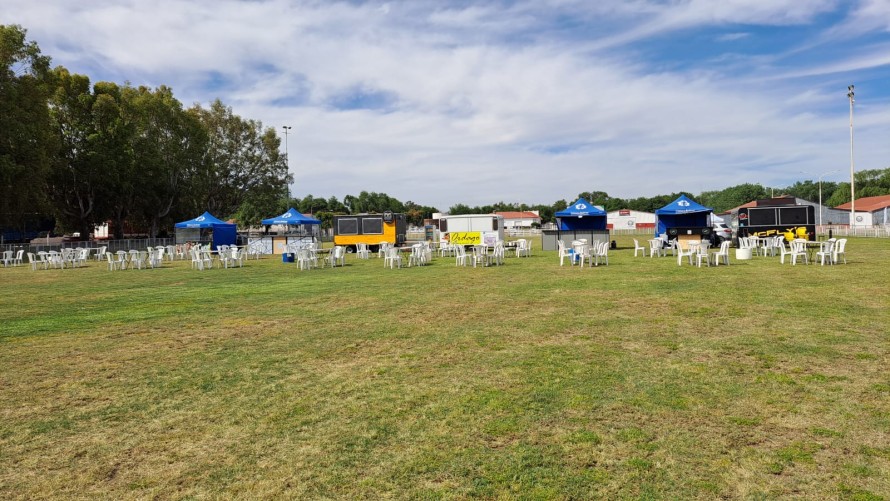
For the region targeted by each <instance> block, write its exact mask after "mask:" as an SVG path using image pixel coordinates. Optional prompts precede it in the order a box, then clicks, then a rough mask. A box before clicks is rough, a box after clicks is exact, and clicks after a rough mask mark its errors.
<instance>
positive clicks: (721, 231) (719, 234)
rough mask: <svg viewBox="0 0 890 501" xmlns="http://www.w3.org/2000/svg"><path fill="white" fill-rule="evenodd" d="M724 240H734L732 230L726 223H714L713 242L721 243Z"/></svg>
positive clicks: (712, 230) (712, 229)
mask: <svg viewBox="0 0 890 501" xmlns="http://www.w3.org/2000/svg"><path fill="white" fill-rule="evenodd" d="M724 240H732V230H731V229H730V228H729V227H728V226H726V224H725V223H714V226H713V228H711V242H713V243H714V245H720V244H721V243H723V241H724Z"/></svg>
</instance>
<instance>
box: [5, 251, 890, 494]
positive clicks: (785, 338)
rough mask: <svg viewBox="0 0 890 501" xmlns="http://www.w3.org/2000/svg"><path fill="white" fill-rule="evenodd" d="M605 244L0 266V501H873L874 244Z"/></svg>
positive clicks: (889, 416) (879, 372) (878, 456)
mask: <svg viewBox="0 0 890 501" xmlns="http://www.w3.org/2000/svg"><path fill="white" fill-rule="evenodd" d="M618 243H619V249H618V250H616V251H612V253H611V255H610V265H609V266H608V267H604V266H601V267H598V268H585V269H583V270H581V269H577V268H573V267H570V266H568V265H567V266H564V267H560V266H559V265H558V260H557V258H556V253H555V252H550V253H545V252H542V251H540V250H539V249H540V247H537V248H536V250H535V252H534V255H533V256H532V257H530V258H522V259H517V258H508V260H507V263H506V265H505V266H503V267H495V268H480V269H473V268H456V267H455V266H454V261H453V258H451V259H450V258H436V259H435V261H434V262H433V264H432V265H430V266H426V267H423V268H410V269H401V270H384V269H383V267H382V262H381V260H378V259H371V260H369V261H360V260H357V259H355V257H354V256H349V258H348V261H347V263H348V265H347V266H346V267H344V268H338V269H321V270H311V271H303V272H301V271H299V270H298V269H297V268H296V267H295V265H293V264H290V265H287V264H283V263H282V262H281V260H280V259H277V258H271V257H270V258H266V259H264V260H260V261H249V262H247V263H246V264H245V266H244V268H243V269H229V270H221V269H213V270H206V271H204V272H200V271H193V270H191V269H190V268H189V263H188V262H174V263H172V264H170V263H167V264H165V266H164V268H162V269H156V270H142V271H123V272H109V271H107V266H106V265H104V264H97V263H93V264H92V265H91V266H89V267H88V268H83V269H74V270H46V271H44V270H39V271H36V272H32V271H30V270H29V269H28V268H27V267H20V268H14V269H13V268H8V269H0V284H2V286H0V412H2V413H0V497H2V498H3V499H46V498H105V499H129V498H161V499H168V498H173V499H179V498H194V499H207V498H249V499H255V498H295V499H314V498H339V499H343V498H348V499H379V498H397V499H405V498H412V499H414V498H422V499H454V498H458V499H460V498H502V499H512V498H521V499H587V498H609V499H616V498H618V499H654V498H701V499H713V498H741V499H770V498H778V497H795V498H809V499H825V498H841V499H886V498H888V497H890V335H888V331H890V296H888V293H887V285H888V283H890V241H888V240H877V239H853V240H851V241H850V243H849V244H848V246H847V252H848V261H849V264H847V265H840V266H834V267H820V266H818V265H816V266H814V265H810V266H801V265H798V266H795V267H791V266H790V265H789V264H785V265H784V266H783V265H780V264H779V261H778V258H755V259H754V260H752V261H747V262H736V261H734V260H733V264H732V265H731V266H729V267H723V266H721V267H711V268H701V269H699V268H693V267H689V266H683V267H678V266H677V264H676V260H675V259H671V258H661V259H659V258H656V259H650V258H648V257H646V258H636V259H635V258H633V251H632V250H630V249H629V248H628V247H632V244H631V242H630V241H629V240H623V239H619V241H618Z"/></svg>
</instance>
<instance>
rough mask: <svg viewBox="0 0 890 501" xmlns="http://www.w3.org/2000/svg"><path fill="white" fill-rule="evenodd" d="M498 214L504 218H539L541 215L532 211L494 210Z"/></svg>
mask: <svg viewBox="0 0 890 501" xmlns="http://www.w3.org/2000/svg"><path fill="white" fill-rule="evenodd" d="M495 214H497V215H498V216H501V217H503V218H504V219H541V216H539V215H537V214H535V213H534V212H528V211H523V212H495Z"/></svg>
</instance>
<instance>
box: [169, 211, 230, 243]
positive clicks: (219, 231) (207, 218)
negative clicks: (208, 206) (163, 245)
mask: <svg viewBox="0 0 890 501" xmlns="http://www.w3.org/2000/svg"><path fill="white" fill-rule="evenodd" d="M173 226H174V227H175V228H179V229H186V230H213V242H212V247H213V248H214V249H215V248H216V247H217V246H219V245H232V244H234V243H235V241H236V240H237V237H238V226H237V225H235V224H233V223H227V222H225V221H221V220H219V219H217V218H216V217H214V215H213V214H211V213H209V212H205V213H203V214H201V215H200V216H198V217H196V218H194V219H189V220H188V221H182V222H181V223H176V224H175V225H173ZM186 233H188V232H186ZM177 238H178V237H177Z"/></svg>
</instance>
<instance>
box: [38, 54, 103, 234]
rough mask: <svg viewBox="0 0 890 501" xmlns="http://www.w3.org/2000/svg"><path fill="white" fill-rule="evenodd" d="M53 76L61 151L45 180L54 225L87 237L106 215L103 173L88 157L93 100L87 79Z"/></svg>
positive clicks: (53, 113) (53, 106) (62, 74)
mask: <svg viewBox="0 0 890 501" xmlns="http://www.w3.org/2000/svg"><path fill="white" fill-rule="evenodd" d="M53 73H54V78H55V81H56V89H55V92H54V93H53V95H52V98H51V100H50V117H51V123H52V125H53V128H54V133H55V134H56V138H57V140H58V143H59V145H60V146H59V147H60V149H59V154H58V155H57V156H56V157H55V158H54V162H53V167H52V173H51V175H50V176H49V178H48V179H47V192H48V193H49V195H50V196H51V197H52V200H53V209H54V212H55V214H56V216H57V218H58V219H57V223H58V224H59V225H60V226H61V227H62V228H63V229H74V230H78V231H80V232H81V234H84V232H85V233H87V234H88V233H89V232H90V231H91V229H92V227H93V225H94V224H95V223H97V222H99V221H101V220H102V219H103V218H104V217H105V216H106V214H100V212H101V210H100V209H99V204H100V202H101V196H102V195H103V193H101V190H102V187H103V186H104V185H105V184H106V180H105V179H104V174H105V173H104V172H103V170H102V168H101V167H100V166H99V165H98V164H96V163H94V162H92V161H91V160H92V159H91V158H90V157H91V155H92V152H91V136H92V135H93V134H94V131H93V119H92V108H93V103H94V101H95V99H94V97H93V94H92V92H91V91H90V79H89V78H88V77H86V76H84V75H76V74H71V73H69V72H68V70H66V69H65V68H62V67H59V68H56V69H55V70H54V71H53Z"/></svg>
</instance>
